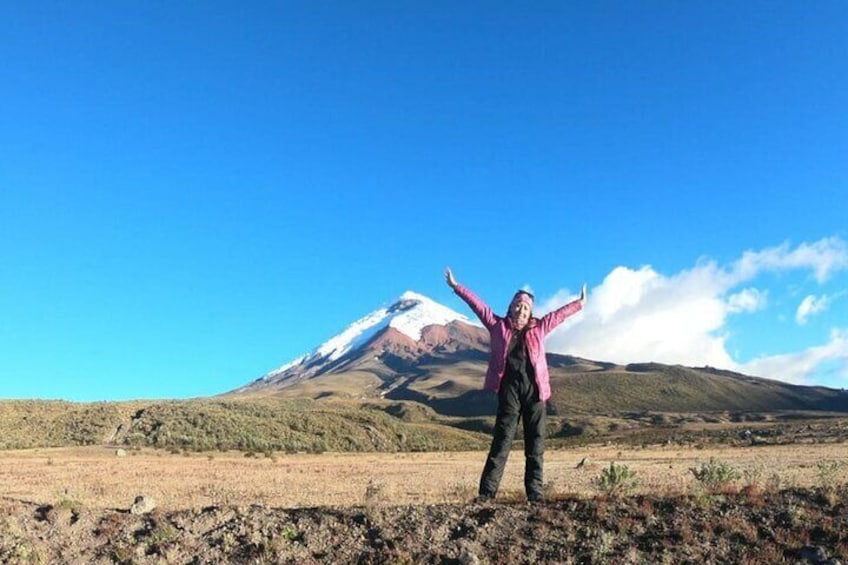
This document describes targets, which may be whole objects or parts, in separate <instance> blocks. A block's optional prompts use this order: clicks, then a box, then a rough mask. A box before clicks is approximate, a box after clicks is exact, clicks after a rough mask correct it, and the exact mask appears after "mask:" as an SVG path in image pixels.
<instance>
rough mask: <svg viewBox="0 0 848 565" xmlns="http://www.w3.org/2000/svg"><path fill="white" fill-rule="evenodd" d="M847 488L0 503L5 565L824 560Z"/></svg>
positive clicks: (837, 532) (837, 542)
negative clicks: (518, 498) (181, 506)
mask: <svg viewBox="0 0 848 565" xmlns="http://www.w3.org/2000/svg"><path fill="white" fill-rule="evenodd" d="M847 496H848V491H846V489H844V488H843V489H841V490H840V489H836V490H834V489H789V490H783V491H778V492H774V493H746V494H741V493H736V494H715V495H709V496H703V495H702V496H692V495H685V496H671V497H657V496H650V495H638V496H632V497H624V498H607V497H594V498H588V499H587V498H577V497H566V498H562V499H558V500H553V501H549V502H543V503H540V504H536V505H528V504H526V503H511V502H495V503H486V504H478V503H470V504H432V505H415V506H382V505H366V506H356V507H346V508H340V507H324V508H296V509H283V508H271V507H266V506H260V505H253V506H247V507H244V506H210V507H206V508H202V509H195V510H178V511H162V510H154V511H153V512H151V513H148V514H145V515H142V516H135V515H132V514H130V513H129V512H127V511H120V510H111V511H110V510H87V509H84V508H83V509H73V508H62V509H57V508H55V507H47V506H40V505H37V504H32V503H25V502H20V501H5V502H3V503H2V506H3V515H4V517H3V518H2V522H0V561H3V562H11V563H39V562H41V563H44V562H51V563H52V562H56V563H59V562H62V563H95V564H96V563H104V564H105V563H161V562H163V561H165V562H167V563H219V562H229V563H298V564H306V563H439V564H448V563H462V564H470V563H503V564H507V563H509V564H514V563H634V564H635V563H752V564H754V563H763V564H766V563H768V564H773V563H781V562H789V563H819V564H822V563H830V564H835V563H839V562H846V561H848V508H846V504H845V501H846V500H848V498H846V497H847Z"/></svg>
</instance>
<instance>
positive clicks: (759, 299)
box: [727, 288, 768, 314]
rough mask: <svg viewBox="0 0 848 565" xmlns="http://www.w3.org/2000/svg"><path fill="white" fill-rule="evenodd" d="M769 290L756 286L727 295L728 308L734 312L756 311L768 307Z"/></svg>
mask: <svg viewBox="0 0 848 565" xmlns="http://www.w3.org/2000/svg"><path fill="white" fill-rule="evenodd" d="M767 302H768V291H760V290H758V289H756V288H746V289H745V290H743V291H741V292H737V293H736V294H731V295H730V296H728V297H727V308H728V311H729V312H730V313H732V314H736V313H740V312H756V311H757V310H762V309H763V308H765V307H766V303H767Z"/></svg>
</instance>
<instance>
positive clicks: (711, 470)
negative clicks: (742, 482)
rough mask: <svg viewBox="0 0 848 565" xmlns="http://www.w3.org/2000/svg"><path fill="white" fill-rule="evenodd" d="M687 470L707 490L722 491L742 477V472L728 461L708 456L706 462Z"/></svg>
mask: <svg viewBox="0 0 848 565" xmlns="http://www.w3.org/2000/svg"><path fill="white" fill-rule="evenodd" d="M689 471H690V472H691V473H692V475H693V476H694V477H695V480H697V481H698V482H699V483H700V484H701V485H702V486H703V487H704V488H705V489H706V490H707V491H708V492H722V491H724V490H727V489H728V488H729V487H730V485H731V484H733V483H734V482H736V481H738V480H739V479H741V478H742V474H741V473H740V472H739V471H738V470H737V469H736V468H735V467H733V466H732V465H730V464H729V463H725V462H723V461H719V460H718V459H716V458H715V457H710V460H709V461H708V462H707V463H701V466H700V467H698V468H697V469H696V468H694V467H693V468H690V469H689Z"/></svg>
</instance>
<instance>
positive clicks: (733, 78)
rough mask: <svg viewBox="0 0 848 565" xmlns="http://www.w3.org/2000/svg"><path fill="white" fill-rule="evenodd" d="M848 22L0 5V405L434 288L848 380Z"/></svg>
mask: <svg viewBox="0 0 848 565" xmlns="http://www.w3.org/2000/svg"><path fill="white" fill-rule="evenodd" d="M846 108H848V5H846V4H845V3H844V2H836V1H824V2H816V3H815V4H814V5H813V4H809V3H801V2H724V3H715V2H635V3H614V2H594V3H576V2H575V3H567V2H537V3H534V4H533V6H532V8H528V7H527V6H526V5H523V4H522V5H519V4H517V3H503V2H460V3H456V2H426V3H425V2H418V3H398V2H370V3H365V4H363V3H351V2H276V3H260V2H256V3H244V2H241V3H236V2H205V3H200V4H198V3H173V2H168V3H165V2H134V3H133V2H117V3H116V2H74V3H71V4H68V3H59V2H45V3H38V4H28V3H17V4H13V3H6V4H4V5H3V6H2V7H0V123H2V127H0V383H2V384H0V397H3V398H33V397H38V398H64V399H69V400H117V399H127V398H169V397H176V398H182V397H193V396H204V395H210V394H216V393H220V392H224V391H227V390H231V389H233V388H236V387H238V386H241V385H243V384H245V383H247V382H249V381H250V380H253V379H255V378H257V377H260V376H262V375H263V374H264V373H266V372H268V371H270V370H272V369H274V368H276V367H277V366H279V365H281V364H283V363H285V362H287V361H289V360H292V359H294V358H295V357H297V356H299V355H301V354H302V353H305V352H307V351H309V350H311V349H313V348H315V347H317V346H318V345H320V344H321V343H322V342H324V341H326V340H327V339H328V338H330V337H332V336H333V335H335V334H337V333H338V332H339V331H341V330H342V329H344V328H345V327H346V326H347V325H348V324H350V323H351V322H352V321H354V320H356V319H358V318H360V317H362V316H363V315H365V314H366V313H368V312H370V311H372V310H374V309H376V308H378V307H380V306H384V305H386V304H387V303H390V302H391V301H393V300H394V299H396V298H397V297H398V296H400V294H402V293H403V292H404V291H405V290H407V289H410V290H414V291H416V292H420V293H423V294H425V295H427V296H430V297H431V298H433V299H435V300H437V301H439V302H442V303H443V304H445V305H447V306H449V307H452V308H455V309H457V310H459V311H462V312H463V313H468V312H465V311H464V310H463V308H464V305H463V304H462V303H461V302H460V301H459V300H458V299H457V298H456V297H455V296H453V295H452V294H451V292H450V289H448V288H447V286H446V285H445V284H444V278H443V271H444V268H445V266H447V265H450V266H451V267H452V268H453V270H454V273H455V275H456V277H457V279H459V280H460V282H463V283H465V284H467V285H468V286H470V287H471V288H473V289H474V290H475V291H476V292H477V293H478V294H479V295H481V296H482V297H484V298H485V299H487V300H488V301H489V302H490V303H491V304H492V305H493V306H494V307H495V308H496V309H505V307H506V303H507V301H508V300H509V297H510V296H511V294H512V292H513V291H514V290H515V288H517V287H519V286H522V285H524V284H529V285H531V286H532V288H533V289H534V291H535V292H536V294H537V297H538V304H539V308H540V311H542V310H543V309H544V308H552V307H554V306H556V305H557V304H559V303H561V302H563V301H565V300H567V299H568V298H569V297H571V296H573V295H574V293H576V292H577V291H578V290H579V288H580V285H581V284H582V283H583V282H586V283H587V284H588V285H589V289H590V296H589V303H588V305H587V308H586V311H585V312H584V313H583V314H580V315H579V316H578V317H575V318H574V319H573V320H572V321H570V322H569V324H568V325H567V326H566V327H563V328H562V329H561V330H559V331H558V332H557V333H556V334H554V335H553V336H551V339H550V342H549V349H551V350H555V351H562V352H569V353H574V354H579V355H584V356H589V357H593V358H598V359H603V360H614V361H619V362H627V361H649V360H656V361H664V362H679V363H684V364H688V365H703V364H711V365H716V366H725V367H728V368H734V369H739V370H746V371H750V372H752V373H754V374H762V375H763V376H769V377H772V378H780V379H783V380H789V381H792V382H802V383H806V384H824V385H828V386H837V387H843V386H846V384H848V243H846V242H848V230H846V217H848V214H846V212H848V205H846V202H848V199H846V196H845V195H846V193H848V159H846V155H848V110H846Z"/></svg>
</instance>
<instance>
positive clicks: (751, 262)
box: [730, 237, 848, 283]
mask: <svg viewBox="0 0 848 565" xmlns="http://www.w3.org/2000/svg"><path fill="white" fill-rule="evenodd" d="M846 268H848V244H846V242H845V241H844V240H842V239H840V238H839V237H828V238H825V239H821V240H819V241H816V242H814V243H802V244H801V245H799V246H798V247H796V248H795V249H790V247H789V244H788V243H784V244H783V245H780V246H778V247H771V248H768V249H764V250H762V251H746V252H745V253H743V254H742V258H741V259H739V260H738V261H737V262H736V263H735V264H734V266H733V269H732V271H731V273H730V276H731V278H732V279H736V280H737V281H740V282H741V281H745V280H750V279H752V278H753V277H755V276H757V275H758V274H759V273H761V272H763V271H783V270H787V269H810V270H811V271H813V275H814V276H815V278H816V281H818V282H819V283H822V282H824V281H826V280H827V279H828V278H829V277H830V275H831V274H832V273H834V272H836V271H840V270H843V269H846Z"/></svg>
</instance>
